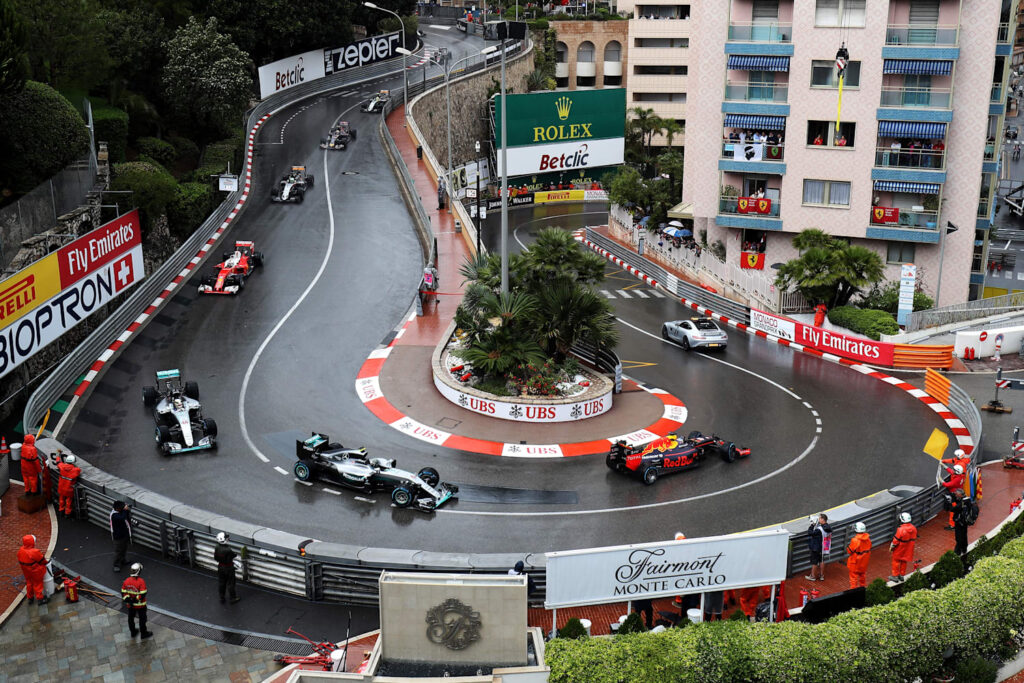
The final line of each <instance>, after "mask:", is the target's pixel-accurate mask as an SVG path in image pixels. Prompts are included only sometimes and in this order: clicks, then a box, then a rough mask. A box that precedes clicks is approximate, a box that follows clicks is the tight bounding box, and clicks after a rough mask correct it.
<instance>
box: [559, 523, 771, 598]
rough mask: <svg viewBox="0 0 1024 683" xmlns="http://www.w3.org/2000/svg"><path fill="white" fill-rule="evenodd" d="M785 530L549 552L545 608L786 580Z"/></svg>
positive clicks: (741, 586) (699, 591) (714, 589)
mask: <svg viewBox="0 0 1024 683" xmlns="http://www.w3.org/2000/svg"><path fill="white" fill-rule="evenodd" d="M788 555H789V532H788V531H785V530H784V529H773V530H770V531H757V532H751V533H748V534H735V535H732V536H712V537H708V538H694V539H687V540H683V541H666V542H663V543H642V544H636V545H621V546H614V547H608V548H590V549H587V550H569V551H564V552H554V553H547V554H546V557H547V595H546V596H545V601H544V607H545V608H547V609H553V608H557V607H572V606H578V605H599V604H602V603H607V602H625V601H626V600H636V599H639V598H659V597H665V596H669V595H680V594H685V593H703V592H706V591H717V590H728V589H732V588H747V587H751V586H767V585H770V584H773V583H778V582H779V581H781V580H783V579H785V578H786V562H787V559H788Z"/></svg>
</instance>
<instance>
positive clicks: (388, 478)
mask: <svg viewBox="0 0 1024 683" xmlns="http://www.w3.org/2000/svg"><path fill="white" fill-rule="evenodd" d="M295 455H296V457H298V459H299V461H298V462H297V463H295V468H294V472H295V478H296V479H298V480H299V481H309V480H311V479H321V480H323V481H327V482H330V483H332V484H338V485H340V486H344V487H346V488H350V489H355V490H357V491H362V492H363V493H374V492H376V491H388V492H390V493H391V502H393V503H394V504H395V506H397V507H400V508H404V507H409V506H411V505H414V506H416V507H417V508H419V509H420V510H423V511H425V512H431V511H433V510H436V509H437V508H439V507H441V505H443V504H444V503H445V501H447V500H449V499H450V498H455V497H456V496H455V494H456V493H458V491H459V487H458V486H455V485H454V484H448V483H446V482H442V481H441V477H440V476H439V475H438V474H437V470H435V469H434V468H433V467H424V468H423V469H421V470H420V471H419V472H417V473H416V474H413V473H412V472H406V471H405V470H400V469H398V468H396V467H395V461H394V460H391V459H387V458H370V457H368V456H367V454H366V449H365V448H345V447H344V446H342V445H341V444H340V443H332V442H331V440H330V438H329V437H328V436H327V435H326V434H319V433H317V432H313V435H312V436H311V437H310V438H308V439H306V440H305V441H298V440H297V441H296V442H295Z"/></svg>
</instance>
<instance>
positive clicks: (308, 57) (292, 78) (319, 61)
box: [259, 50, 324, 99]
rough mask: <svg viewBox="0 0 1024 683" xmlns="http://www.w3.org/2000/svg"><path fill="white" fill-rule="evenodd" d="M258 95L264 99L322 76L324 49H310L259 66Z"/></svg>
mask: <svg viewBox="0 0 1024 683" xmlns="http://www.w3.org/2000/svg"><path fill="white" fill-rule="evenodd" d="M259 73H260V97H261V98H263V99H266V98H268V97H270V96H271V95H273V94H274V93H279V92H281V91H283V90H288V89H289V88H294V87H295V86H297V85H301V84H303V83H308V82H309V81H315V80H316V79H318V78H323V77H324V51H323V50H311V51H310V52H303V53H302V54H301V55H292V56H291V57H285V58H284V59H279V60H277V61H276V62H271V63H270V64H267V65H265V66H261V67H260V68H259Z"/></svg>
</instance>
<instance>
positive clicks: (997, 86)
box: [989, 83, 1003, 104]
mask: <svg viewBox="0 0 1024 683" xmlns="http://www.w3.org/2000/svg"><path fill="white" fill-rule="evenodd" d="M989 101H990V102H995V103H997V104H998V103H1000V102H1002V101H1003V84H1002V83H993V84H992V96H991V97H989Z"/></svg>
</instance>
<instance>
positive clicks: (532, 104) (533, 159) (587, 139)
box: [495, 88, 626, 175]
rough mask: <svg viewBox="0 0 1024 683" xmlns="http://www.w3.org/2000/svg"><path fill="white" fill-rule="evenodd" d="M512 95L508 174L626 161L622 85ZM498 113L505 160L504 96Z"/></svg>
mask: <svg viewBox="0 0 1024 683" xmlns="http://www.w3.org/2000/svg"><path fill="white" fill-rule="evenodd" d="M507 97H508V102H507V103H506V105H505V106H506V109H507V114H508V124H507V128H508V173H509V175H525V174H531V173H548V172H552V171H555V172H560V171H572V170H577V169H583V168H593V167H597V166H610V165H615V164H621V163H622V162H623V160H624V154H625V125H626V91H625V90H624V89H623V88H605V89H602V90H577V91H574V92H542V93H530V94H528V95H508V96H507ZM495 117H496V120H495V130H496V131H497V133H496V136H497V140H496V141H495V142H496V147H498V148H499V150H498V163H499V164H500V163H501V150H500V147H501V98H500V96H499V98H498V101H497V103H496V106H495ZM498 168H501V167H500V166H499V167H498Z"/></svg>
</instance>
